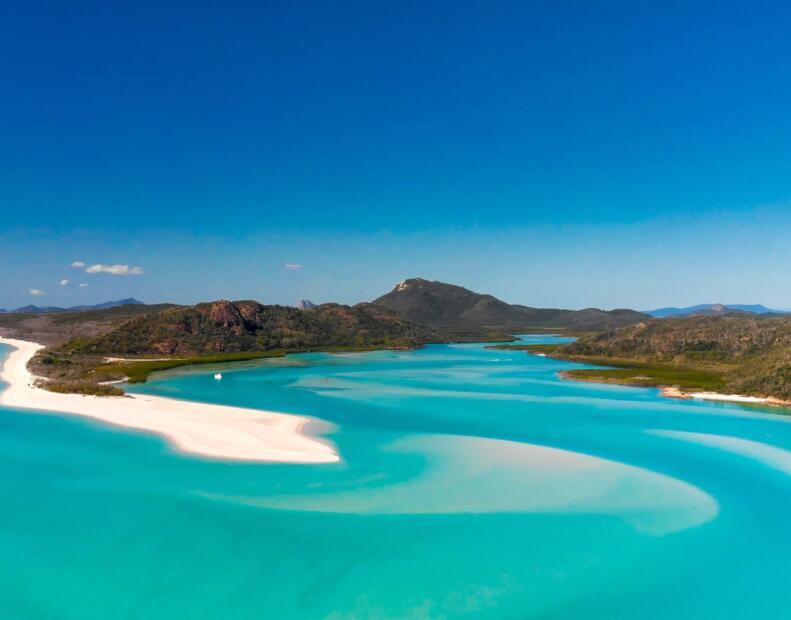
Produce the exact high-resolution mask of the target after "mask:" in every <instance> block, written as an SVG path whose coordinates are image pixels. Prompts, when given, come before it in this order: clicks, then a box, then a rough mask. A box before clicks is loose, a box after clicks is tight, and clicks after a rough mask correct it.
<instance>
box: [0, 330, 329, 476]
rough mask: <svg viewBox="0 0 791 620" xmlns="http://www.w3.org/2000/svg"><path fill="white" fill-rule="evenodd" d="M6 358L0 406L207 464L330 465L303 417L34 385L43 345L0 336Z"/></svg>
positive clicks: (1, 373)
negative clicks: (126, 437) (154, 442)
mask: <svg viewBox="0 0 791 620" xmlns="http://www.w3.org/2000/svg"><path fill="white" fill-rule="evenodd" d="M0 343H2V344H7V345H10V346H12V347H14V348H15V350H13V351H11V353H10V354H9V355H8V356H7V357H6V359H5V361H4V362H3V366H2V370H0V380H2V381H4V382H5V383H7V384H8V385H7V387H6V388H5V389H3V390H2V391H0V405H3V406H6V407H14V408H18V409H30V410H37V411H46V412H52V413H63V414H70V415H78V416H82V417H87V418H91V419H94V420H98V421H100V422H104V423H107V424H112V425H114V426H120V427H124V428H130V429H135V430H140V431H145V432H149V433H154V434H157V435H160V436H162V437H164V438H165V439H166V440H167V441H168V442H169V443H170V444H171V445H173V446H174V447H175V448H177V449H178V450H179V451H181V452H185V453H188V454H192V455H195V456H202V457H205V458H211V459H223V460H234V461H255V462H275V463H335V462H338V461H339V460H340V458H339V456H338V454H337V453H336V452H335V450H334V449H333V448H332V447H331V446H329V445H327V444H325V443H322V442H321V441H319V440H318V439H314V438H312V437H310V436H308V435H306V434H304V433H303V430H304V427H305V425H306V424H307V423H308V422H310V421H311V419H310V418H308V417H305V416H298V415H291V414H286V413H277V412H272V411H262V410H258V409H244V408H241V407H230V406H224V405H212V404H208V403H199V402H191V401H182V400H175V399H170V398H164V397H161V396H148V395H145V396H143V395H126V396H109V397H108V396H83V395H79V394H60V393H55V392H49V391H47V390H44V389H42V388H37V387H35V385H34V382H35V377H34V376H33V374H32V373H31V372H30V371H29V370H28V368H27V364H28V362H29V361H30V359H31V358H32V357H33V356H34V355H35V354H36V353H37V352H38V351H39V350H41V349H42V348H44V345H41V344H38V343H35V342H30V341H27V340H16V339H12V338H3V337H0Z"/></svg>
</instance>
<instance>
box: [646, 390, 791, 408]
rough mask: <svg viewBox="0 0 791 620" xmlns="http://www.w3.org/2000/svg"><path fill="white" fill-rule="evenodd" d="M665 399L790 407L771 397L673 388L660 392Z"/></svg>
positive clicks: (788, 404)
mask: <svg viewBox="0 0 791 620" xmlns="http://www.w3.org/2000/svg"><path fill="white" fill-rule="evenodd" d="M660 393H661V394H662V396H664V397H665V398H678V399H681V400H707V401H716V402H723V403H741V404H746V405H771V406H774V407H791V401H787V400H781V399H779V398H773V397H771V396H743V395H741V394H720V393H719V392H685V391H684V390H681V389H679V388H677V387H675V386H666V387H663V388H662V389H661V390H660Z"/></svg>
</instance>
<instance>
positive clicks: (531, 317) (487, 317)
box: [373, 278, 650, 331]
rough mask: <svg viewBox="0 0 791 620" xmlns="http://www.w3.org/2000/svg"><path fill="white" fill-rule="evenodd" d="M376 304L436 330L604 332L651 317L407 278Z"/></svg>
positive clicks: (624, 311)
mask: <svg viewBox="0 0 791 620" xmlns="http://www.w3.org/2000/svg"><path fill="white" fill-rule="evenodd" d="M373 303H375V304H378V305H382V306H386V307H388V308H390V309H391V310H395V311H397V312H400V313H401V314H402V315H404V316H405V317H406V318H407V319H409V320H410V321H413V322H415V323H419V324H422V325H427V326H429V327H434V328H441V329H450V330H454V329H481V328H490V329H499V330H511V331H513V330H520V329H531V328H544V329H575V330H580V331H590V330H609V329H616V328H618V327H623V326H626V325H633V324H635V323H639V322H640V321H644V320H646V319H649V318H650V317H649V316H648V315H646V314H643V313H641V312H637V311H635V310H600V309H598V308H586V309H584V310H563V309H558V308H531V307H529V306H522V305H519V304H509V303H506V302H504V301H502V300H500V299H497V298H496V297H494V296H492V295H486V294H482V293H476V292H474V291H470V290H469V289H466V288H464V287H461V286H456V285H453V284H445V283H443V282H431V281H429V280H424V279H422V278H412V279H409V280H404V281H403V282H400V283H399V284H397V285H396V286H395V287H393V290H391V291H390V292H389V293H387V294H385V295H382V296H381V297H379V298H378V299H375V300H374V302H373Z"/></svg>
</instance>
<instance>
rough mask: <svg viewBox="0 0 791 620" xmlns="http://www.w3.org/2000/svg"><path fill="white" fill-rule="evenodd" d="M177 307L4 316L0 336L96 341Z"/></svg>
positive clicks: (54, 343) (54, 342)
mask: <svg viewBox="0 0 791 620" xmlns="http://www.w3.org/2000/svg"><path fill="white" fill-rule="evenodd" d="M175 307H177V306H174V305H173V304H156V305H146V304H126V305H121V306H115V307H112V308H99V309H94V310H75V311H71V312H69V311H64V312H53V313H37V312H13V313H7V314H0V335H2V336H9V337H14V338H20V339H22V340H32V341H34V342H40V343H42V344H46V345H50V346H59V345H62V344H64V343H66V342H69V341H72V340H75V339H85V340H87V339H90V338H96V337H97V336H101V335H102V334H105V333H107V332H109V331H110V330H112V329H114V328H115V327H118V326H119V325H121V324H122V323H124V322H126V321H128V320H129V319H130V318H133V317H136V316H140V315H143V314H149V313H151V312H160V311H162V310H167V309H168V308H175Z"/></svg>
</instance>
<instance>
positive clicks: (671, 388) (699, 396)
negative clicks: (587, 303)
mask: <svg viewBox="0 0 791 620" xmlns="http://www.w3.org/2000/svg"><path fill="white" fill-rule="evenodd" d="M532 355H537V354H535V353H533V354H532ZM555 359H561V360H562V359H563V358H558V357H555ZM558 376H559V377H560V378H561V379H563V380H565V381H582V382H584V383H600V384H602V385H622V386H624V387H635V388H652V387H654V386H650V385H639V384H633V383H624V382H622V381H618V380H615V379H613V380H605V379H601V378H597V379H584V378H581V377H577V376H575V375H572V374H570V373H569V372H568V371H565V370H561V371H560V372H559V373H558ZM656 387H657V388H658V389H659V395H660V396H662V397H663V398H673V399H676V400H699V401H711V402H723V403H734V404H737V405H740V404H741V405H766V406H768V407H782V408H785V409H791V401H788V400H782V399H779V398H774V397H772V396H746V395H743V394H721V393H719V392H710V391H700V390H699V391H684V390H682V389H681V388H679V387H677V386H675V385H659V386H656Z"/></svg>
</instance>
